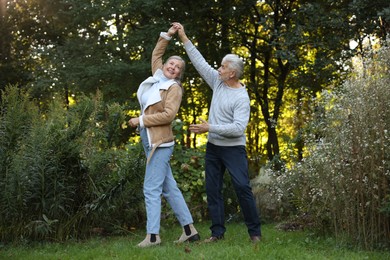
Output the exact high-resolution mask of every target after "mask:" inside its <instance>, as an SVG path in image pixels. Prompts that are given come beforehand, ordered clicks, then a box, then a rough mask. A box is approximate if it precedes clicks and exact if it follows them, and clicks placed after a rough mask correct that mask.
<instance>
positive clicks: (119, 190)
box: [0, 87, 143, 241]
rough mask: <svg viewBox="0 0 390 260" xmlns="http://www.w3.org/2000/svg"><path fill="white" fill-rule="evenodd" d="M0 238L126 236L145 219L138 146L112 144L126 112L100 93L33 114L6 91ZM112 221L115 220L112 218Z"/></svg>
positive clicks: (25, 100) (17, 94)
mask: <svg viewBox="0 0 390 260" xmlns="http://www.w3.org/2000/svg"><path fill="white" fill-rule="evenodd" d="M1 111H2V113H1V118H0V119H1V120H0V126H1V129H2V130H1V132H0V134H1V135H0V141H1V143H2V146H1V147H2V150H1V162H2V163H1V165H2V167H1V171H0V208H1V212H0V215H1V217H0V219H1V221H0V230H1V237H0V239H1V241H12V240H20V239H28V240H29V239H35V240H37V239H38V240H39V239H44V240H48V239H52V240H63V239H68V238H77V237H85V236H88V235H89V234H90V233H91V230H93V229H94V228H99V229H100V230H105V231H108V230H110V231H112V232H113V231H120V232H124V231H126V230H127V229H128V227H131V226H133V225H137V224H138V223H139V221H138V218H142V217H143V213H142V210H141V209H142V206H143V205H140V201H142V200H141V196H142V192H141V191H142V187H141V185H139V183H140V182H141V180H142V177H141V176H140V175H139V174H140V172H142V171H143V161H142V159H140V158H141V157H140V156H139V154H140V152H141V149H140V147H138V146H134V145H131V144H129V145H128V147H124V146H122V147H119V146H117V145H116V143H117V140H118V136H120V132H121V130H120V129H121V128H120V125H121V124H122V123H123V122H124V120H125V114H124V112H123V111H124V110H123V108H122V107H121V106H119V105H117V104H111V105H105V104H104V103H103V102H102V98H101V95H100V94H99V93H98V95H97V96H96V98H94V99H92V98H87V97H84V98H83V99H81V100H80V101H79V103H77V105H75V106H72V107H71V108H70V109H69V110H65V109H64V108H63V107H62V106H61V104H60V103H59V102H56V101H54V102H53V103H52V104H51V106H50V107H49V110H48V111H47V112H46V113H45V114H42V113H39V111H38V109H37V107H36V106H35V105H34V103H33V102H31V101H29V97H28V95H27V94H26V93H24V92H23V91H20V90H19V89H18V88H16V87H9V88H7V91H5V92H3V102H2V106H1ZM113 216H115V217H114V218H113Z"/></svg>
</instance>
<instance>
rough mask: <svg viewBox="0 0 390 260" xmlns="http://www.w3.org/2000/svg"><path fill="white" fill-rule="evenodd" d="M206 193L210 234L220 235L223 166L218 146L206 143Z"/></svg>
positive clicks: (222, 212) (223, 218) (221, 232)
mask: <svg viewBox="0 0 390 260" xmlns="http://www.w3.org/2000/svg"><path fill="white" fill-rule="evenodd" d="M205 165H206V194H207V204H208V209H209V214H210V218H211V227H210V230H211V236H213V237H222V236H223V235H224V233H225V231H226V228H225V208H224V201H223V196H222V186H223V174H224V172H225V167H224V166H223V164H222V161H221V159H220V156H219V147H218V146H216V145H213V144H211V143H207V149H206V162H205Z"/></svg>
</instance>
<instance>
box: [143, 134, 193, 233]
mask: <svg viewBox="0 0 390 260" xmlns="http://www.w3.org/2000/svg"><path fill="white" fill-rule="evenodd" d="M140 134H141V140H142V144H143V147H144V150H145V154H146V157H148V156H149V153H150V151H151V147H150V146H149V142H148V138H147V133H146V129H145V128H144V129H141V131H140ZM172 152H173V146H170V147H158V148H157V149H156V150H155V151H154V153H153V156H152V158H151V159H150V161H149V163H148V164H147V165H146V172H145V179H144V188H143V189H144V196H145V206H146V215H147V223H146V232H147V233H148V234H159V232H160V220H161V195H163V196H164V197H165V199H166V200H167V201H168V203H169V205H170V206H171V208H172V209H173V212H174V213H175V215H176V218H177V219H178V221H179V223H180V225H181V226H185V225H188V224H192V223H193V220H192V216H191V213H190V211H189V209H188V206H187V204H186V202H185V200H184V197H183V194H182V193H181V191H180V189H179V188H178V187H177V183H176V181H175V179H174V177H173V175H172V170H171V165H170V158H171V155H172Z"/></svg>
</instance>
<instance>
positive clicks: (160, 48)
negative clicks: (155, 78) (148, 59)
mask: <svg viewBox="0 0 390 260" xmlns="http://www.w3.org/2000/svg"><path fill="white" fill-rule="evenodd" d="M176 31H177V29H176V28H175V26H171V28H169V30H168V32H166V33H164V32H162V33H160V37H159V38H158V40H157V44H156V46H155V47H154V49H153V52H152V74H154V73H155V72H156V70H158V69H161V68H162V67H163V61H162V57H163V55H164V53H165V50H166V49H167V46H168V43H169V41H170V40H171V38H172V36H173V35H174V34H175V33H176Z"/></svg>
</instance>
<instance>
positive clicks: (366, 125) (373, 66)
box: [274, 47, 390, 248]
mask: <svg viewBox="0 0 390 260" xmlns="http://www.w3.org/2000/svg"><path fill="white" fill-rule="evenodd" d="M389 65H390V49H389V48H388V47H384V48H382V49H381V50H380V51H378V52H377V53H374V54H373V57H372V59H371V60H369V61H368V60H362V61H361V67H360V68H357V69H355V70H354V74H353V75H352V76H351V78H350V79H349V80H348V81H347V82H345V84H344V85H343V86H342V87H341V89H340V90H339V91H337V92H335V93H323V94H322V100H318V102H319V105H320V106H321V107H323V109H322V111H325V112H324V113H323V114H321V115H319V116H318V118H320V120H319V121H317V122H315V123H314V125H313V128H311V129H310V130H309V131H308V134H307V137H306V138H307V139H306V140H307V144H306V145H307V147H308V156H307V157H306V158H304V160H303V161H302V162H301V163H299V164H297V165H295V166H294V167H293V168H292V169H291V170H286V172H285V173H283V174H280V175H279V177H278V178H276V180H275V183H274V185H275V186H274V187H277V188H276V189H275V191H276V192H277V193H278V196H280V197H281V198H284V199H288V200H289V201H290V202H291V203H293V204H294V206H295V207H296V208H297V209H298V213H299V214H301V215H302V214H305V215H306V216H309V217H310V219H311V223H313V224H315V225H316V227H318V228H320V229H321V230H327V231H331V232H333V233H334V234H335V235H336V236H337V237H339V238H342V237H347V238H349V239H351V240H352V241H353V242H354V243H355V244H356V245H360V246H363V247H365V248H375V247H389V246H390V243H389V241H390V214H389V213H390V212H389V208H390V207H389V195H390V186H389V182H390V166H389V162H390V149H389V147H390V136H389V126H390V117H389V111H390V88H389V86H390V72H389V68H390V66H389Z"/></svg>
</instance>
